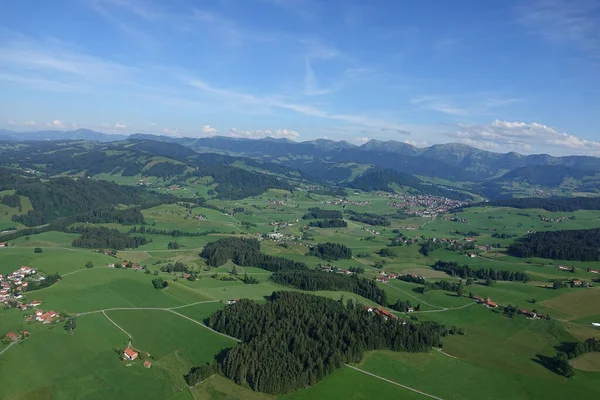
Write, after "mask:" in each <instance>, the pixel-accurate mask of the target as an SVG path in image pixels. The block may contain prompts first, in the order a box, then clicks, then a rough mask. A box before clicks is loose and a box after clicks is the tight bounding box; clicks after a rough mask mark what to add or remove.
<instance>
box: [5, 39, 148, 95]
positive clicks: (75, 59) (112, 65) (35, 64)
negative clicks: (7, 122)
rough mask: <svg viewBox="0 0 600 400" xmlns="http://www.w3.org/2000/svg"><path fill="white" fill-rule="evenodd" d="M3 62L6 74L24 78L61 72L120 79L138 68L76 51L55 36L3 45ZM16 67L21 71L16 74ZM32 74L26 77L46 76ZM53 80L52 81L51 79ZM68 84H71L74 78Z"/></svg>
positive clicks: (62, 73)
mask: <svg viewBox="0 0 600 400" xmlns="http://www.w3.org/2000/svg"><path fill="white" fill-rule="evenodd" d="M0 65H2V67H1V68H2V69H3V70H4V71H1V70H0V73H2V74H3V75H4V76H5V77H8V78H10V77H11V76H12V77H16V76H20V77H21V79H23V80H25V79H26V78H25V77H26V76H27V75H26V73H38V74H49V73H53V74H54V75H52V78H54V79H58V76H59V75H57V74H60V75H61V76H66V75H69V76H71V77H72V76H76V77H78V78H79V79H86V78H88V79H93V80H112V81H114V80H117V79H125V78H127V77H129V76H130V74H131V73H132V72H134V71H136V69H135V68H132V67H129V66H125V65H123V64H120V63H118V62H114V61H108V60H105V59H101V58H98V57H94V56H90V55H86V54H82V53H80V52H75V51H73V50H71V49H68V48H66V47H65V46H63V45H61V44H60V42H57V41H54V40H45V41H35V40H30V39H27V40H18V41H14V42H8V43H4V44H3V45H0ZM13 71H20V74H19V75H16V74H15V73H14V72H13ZM42 76H44V78H40V77H39V76H37V77H36V76H35V75H31V76H29V77H28V78H27V79H30V80H34V79H46V80H49V79H50V78H48V77H47V76H46V75H42ZM49 82H50V81H49ZM68 82H69V83H65V85H69V84H72V80H70V81H68Z"/></svg>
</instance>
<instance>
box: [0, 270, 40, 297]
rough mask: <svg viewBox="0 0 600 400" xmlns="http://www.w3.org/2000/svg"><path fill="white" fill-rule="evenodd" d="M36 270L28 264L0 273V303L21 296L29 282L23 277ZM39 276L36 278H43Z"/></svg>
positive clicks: (32, 273) (34, 272)
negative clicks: (12, 270) (5, 273)
mask: <svg viewBox="0 0 600 400" xmlns="http://www.w3.org/2000/svg"><path fill="white" fill-rule="evenodd" d="M36 273H37V271H36V270H35V269H33V268H31V267H28V266H26V265H25V266H22V267H21V268H19V269H18V270H16V271H14V272H11V273H10V274H9V275H7V276H4V275H2V274H0V303H6V302H8V301H9V300H11V299H14V300H18V299H21V298H22V297H23V292H24V291H25V290H27V286H28V285H29V282H27V281H26V280H25V278H28V277H30V276H31V275H34V274H36ZM44 279H46V278H44V277H43V276H40V277H39V278H38V280H44Z"/></svg>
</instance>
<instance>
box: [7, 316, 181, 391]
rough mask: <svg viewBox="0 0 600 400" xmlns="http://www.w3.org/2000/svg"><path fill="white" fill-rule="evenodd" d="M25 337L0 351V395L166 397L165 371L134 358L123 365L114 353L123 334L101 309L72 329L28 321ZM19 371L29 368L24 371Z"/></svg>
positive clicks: (123, 341)
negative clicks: (0, 375)
mask: <svg viewBox="0 0 600 400" xmlns="http://www.w3.org/2000/svg"><path fill="white" fill-rule="evenodd" d="M28 330H29V331H30V332H31V337H30V338H28V339H27V340H26V341H24V342H22V343H19V344H17V345H16V346H13V348H11V349H9V350H8V351H6V352H5V353H4V354H2V356H0V370H1V371H2V385H0V398H3V399H14V398H18V399H21V400H37V399H53V400H60V399H65V400H67V399H74V398H85V399H106V398H127V399H148V398H161V399H168V398H170V397H171V396H172V395H173V393H172V391H171V388H170V385H169V382H168V378H167V376H166V375H165V374H164V373H163V372H162V371H161V370H160V369H158V368H151V369H146V368H144V367H143V366H142V365H141V363H140V362H137V363H134V364H133V365H132V366H130V367H127V366H126V365H125V363H123V362H122V361H120V354H118V353H117V352H116V351H115V350H119V353H120V351H122V349H123V348H124V347H125V346H126V345H127V340H126V337H125V336H124V335H123V333H122V332H120V331H119V330H118V329H117V328H115V327H114V326H113V325H112V324H111V323H110V322H108V320H107V319H106V318H105V317H104V316H103V315H101V314H95V315H88V316H86V317H85V319H84V318H81V319H79V320H78V321H77V328H76V330H75V331H74V333H72V334H70V333H67V332H66V331H65V330H64V329H62V326H60V325H58V324H57V325H50V326H48V325H32V326H30V327H28ZM25 371H30V372H29V373H25Z"/></svg>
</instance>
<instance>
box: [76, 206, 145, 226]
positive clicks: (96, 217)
mask: <svg viewBox="0 0 600 400" xmlns="http://www.w3.org/2000/svg"><path fill="white" fill-rule="evenodd" d="M75 220H76V221H77V222H86V223H90V224H103V223H113V222H114V223H117V224H121V225H133V224H143V223H144V215H143V214H142V211H141V210H140V208H139V207H132V208H126V209H123V210H119V209H116V208H114V207H101V208H97V209H95V210H92V211H90V212H88V213H84V214H80V215H77V216H76V218H75Z"/></svg>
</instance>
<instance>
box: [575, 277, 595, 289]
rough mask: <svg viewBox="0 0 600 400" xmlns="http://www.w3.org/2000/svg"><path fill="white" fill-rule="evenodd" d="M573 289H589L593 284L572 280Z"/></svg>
mask: <svg viewBox="0 0 600 400" xmlns="http://www.w3.org/2000/svg"><path fill="white" fill-rule="evenodd" d="M571 287H583V288H589V287H592V284H591V283H589V282H588V281H582V280H581V279H572V280H571Z"/></svg>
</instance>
